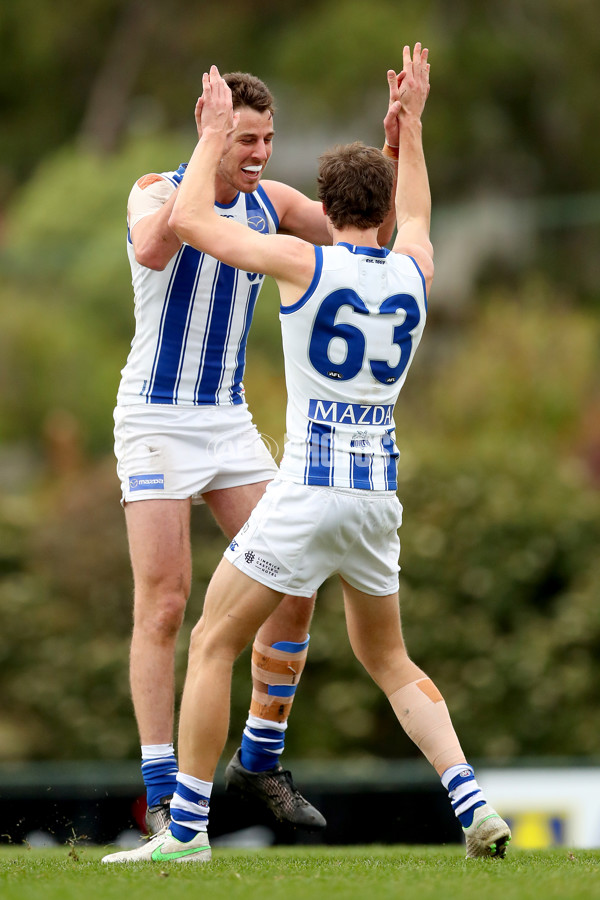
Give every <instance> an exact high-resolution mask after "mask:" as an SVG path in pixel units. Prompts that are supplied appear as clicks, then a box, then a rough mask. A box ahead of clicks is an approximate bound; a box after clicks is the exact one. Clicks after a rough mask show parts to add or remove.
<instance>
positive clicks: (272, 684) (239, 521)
mask: <svg viewBox="0 0 600 900" xmlns="http://www.w3.org/2000/svg"><path fill="white" fill-rule="evenodd" d="M267 484H268V482H267V481H263V482H259V483H256V484H249V485H243V486H241V487H235V488H227V489H224V490H218V491H211V492H208V493H206V494H204V500H205V501H206V503H207V504H208V506H209V508H210V510H211V512H212V513H213V515H214V517H215V519H216V521H217V522H218V524H219V525H220V526H221V528H222V530H223V532H224V533H225V534H226V535H227V537H228V538H229V539H231V538H233V537H234V536H235V535H236V534H237V532H238V531H239V530H240V529H241V527H242V526H243V525H244V523H245V522H246V521H247V519H248V517H249V516H250V513H251V512H252V510H253V509H254V507H255V506H256V504H257V503H258V501H259V500H260V498H261V497H262V495H263V493H264V492H265V490H266V487H267ZM313 610H314V597H312V598H307V597H290V596H287V595H286V596H284V597H283V599H282V600H281V602H280V604H279V605H278V606H277V608H276V609H275V610H274V611H273V612H272V614H271V615H270V616H269V618H268V619H267V621H266V622H265V623H264V624H263V625H262V626H261V628H260V629H259V631H258V633H257V635H256V639H255V641H254V646H253V653H252V701H251V704H250V711H249V714H248V719H247V721H246V727H245V729H244V734H243V737H242V743H241V747H240V748H239V749H238V750H237V751H236V753H235V755H234V757H233V759H232V760H231V761H230V763H229V765H228V766H227V768H226V771H225V781H226V784H227V788H228V790H229V791H232V792H235V793H236V794H238V795H239V796H241V797H242V798H243V799H245V800H248V801H250V802H256V801H257V800H258V801H259V802H261V803H263V804H265V805H266V806H267V807H268V809H269V810H270V811H271V812H272V813H273V815H274V816H275V817H276V818H277V819H278V820H280V821H285V822H289V823H291V824H292V825H295V826H301V827H304V828H308V829H310V830H314V829H320V828H324V827H325V825H326V824H327V823H326V821H325V819H324V818H323V816H322V815H321V813H320V812H319V811H318V810H317V809H315V807H314V806H312V805H311V804H310V803H309V802H308V801H307V800H306V799H305V798H304V797H303V796H302V794H301V793H300V792H299V791H298V789H297V788H296V786H295V784H294V782H293V779H292V777H291V773H290V772H289V771H287V770H285V769H283V768H282V766H281V765H280V763H279V757H280V755H281V753H282V752H283V749H284V743H285V731H286V729H287V720H288V717H289V715H290V711H291V708H292V703H293V701H294V695H295V692H296V688H297V687H298V682H299V681H300V676H301V674H302V670H303V668H304V664H305V662H306V657H307V653H308V639H309V628H310V622H311V618H312V614H313Z"/></svg>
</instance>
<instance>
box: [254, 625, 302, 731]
mask: <svg viewBox="0 0 600 900" xmlns="http://www.w3.org/2000/svg"><path fill="white" fill-rule="evenodd" d="M307 655H308V648H305V649H304V650H300V651H299V652H298V653H288V652H287V651H286V650H277V649H276V648H275V647H268V646H267V645H266V644H262V643H261V642H260V641H259V640H255V641H254V644H253V646H252V678H253V681H254V687H253V688H252V702H251V704H250V714H251V715H253V716H257V718H259V719H268V720H269V721H271V722H285V720H286V719H287V717H288V716H289V714H290V709H291V707H292V703H293V702H294V697H293V696H291V697H281V696H278V695H277V693H276V692H275V689H276V687H277V685H286V686H287V685H296V684H298V681H299V680H300V676H301V675H302V670H303V669H304V664H305V662H306V657H307ZM257 683H258V684H259V685H267V686H268V687H271V688H272V689H273V691H274V692H272V693H269V694H268V693H266V691H264V690H261V689H260V687H258V686H256V685H257Z"/></svg>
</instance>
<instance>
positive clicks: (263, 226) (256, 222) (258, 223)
mask: <svg viewBox="0 0 600 900" xmlns="http://www.w3.org/2000/svg"><path fill="white" fill-rule="evenodd" d="M248 227H249V228H251V229H252V230H253V231H260V233H261V234H266V232H267V231H268V230H269V229H268V226H267V220H266V219H265V217H264V216H263V215H261V214H260V213H256V214H255V215H253V216H248Z"/></svg>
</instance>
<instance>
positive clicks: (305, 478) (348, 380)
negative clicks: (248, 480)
mask: <svg viewBox="0 0 600 900" xmlns="http://www.w3.org/2000/svg"><path fill="white" fill-rule="evenodd" d="M315 257H316V262H315V273H314V278H313V280H312V283H311V285H310V287H309V288H308V290H307V291H306V293H305V294H304V296H302V297H301V298H300V299H299V300H298V301H297V303H294V304H291V305H289V306H283V305H282V307H281V311H280V319H281V332H282V337H283V349H284V359H285V369H286V384H287V388H288V407H287V422H286V427H287V443H286V446H285V454H284V457H283V460H282V462H281V466H280V470H281V477H282V478H284V479H287V480H290V481H294V482H297V483H300V484H314V485H324V486H328V487H341V488H358V489H363V490H377V491H395V490H396V487H397V483H396V464H397V459H398V450H397V448H396V443H395V440H394V419H393V412H394V404H395V403H396V400H397V398H398V394H399V392H400V389H401V387H402V385H403V384H404V381H405V379H406V375H407V372H408V368H409V366H410V364H411V362H412V359H413V357H414V354H415V351H416V349H417V346H418V344H419V341H420V340H421V335H422V333H423V328H424V326H425V317H426V307H427V304H426V288H425V279H424V277H423V273H422V272H421V269H420V268H419V266H418V264H417V263H416V261H415V260H414V259H413V258H412V257H410V256H406V255H400V254H398V253H391V252H390V251H389V250H386V249H380V248H378V247H377V248H375V247H360V246H354V245H352V244H348V243H346V242H340V243H338V244H337V245H336V246H334V247H315Z"/></svg>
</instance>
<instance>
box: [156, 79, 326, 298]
mask: <svg viewBox="0 0 600 900" xmlns="http://www.w3.org/2000/svg"><path fill="white" fill-rule="evenodd" d="M199 115H200V117H201V123H200V126H201V135H202V136H201V138H200V140H199V141H198V144H197V145H196V148H195V150H194V153H193V154H192V157H191V159H190V162H189V164H188V167H187V171H186V175H185V178H184V179H183V181H182V183H181V185H180V187H179V188H178V191H177V198H176V201H175V204H174V207H173V211H172V213H171V216H170V219H169V227H171V228H172V229H173V230H174V231H175V232H176V233H177V235H178V236H179V238H180V239H181V240H183V241H185V242H186V243H188V244H191V245H192V246H193V247H196V248H197V249H199V250H202V251H203V252H205V253H208V254H209V255H210V256H214V257H216V258H217V259H220V260H221V261H222V262H224V263H226V264H227V265H230V266H233V267H235V268H239V269H243V270H246V271H249V272H262V273H264V274H267V275H272V276H273V277H274V278H276V279H277V280H278V282H280V286H281V287H282V288H283V289H284V291H285V293H286V295H288V294H289V293H290V292H291V293H292V294H293V295H296V296H297V297H299V296H300V295H301V294H302V292H303V291H304V290H305V289H306V288H307V287H308V285H309V284H310V281H311V279H312V275H313V272H314V266H315V256H314V250H313V247H312V245H311V244H308V243H306V242H305V241H302V240H300V239H298V238H296V237H291V236H288V235H264V234H259V233H258V232H255V231H253V230H252V229H250V228H246V227H245V226H244V225H241V224H240V223H238V222H234V221H232V220H231V219H227V218H224V217H222V216H220V215H219V214H218V213H216V212H215V209H214V202H215V173H216V170H217V167H218V164H219V161H220V160H221V158H222V156H223V154H224V153H225V152H226V151H227V147H228V144H229V142H230V141H231V134H232V131H233V128H234V125H235V118H234V113H233V109H232V105H231V91H230V90H229V87H228V85H227V84H226V82H225V81H224V80H223V79H222V78H221V76H220V75H219V71H218V69H217V67H216V66H212V67H211V70H210V73H209V74H205V75H204V76H203V99H202V105H201V109H200V112H199ZM288 302H292V301H291V300H288Z"/></svg>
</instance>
